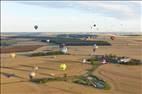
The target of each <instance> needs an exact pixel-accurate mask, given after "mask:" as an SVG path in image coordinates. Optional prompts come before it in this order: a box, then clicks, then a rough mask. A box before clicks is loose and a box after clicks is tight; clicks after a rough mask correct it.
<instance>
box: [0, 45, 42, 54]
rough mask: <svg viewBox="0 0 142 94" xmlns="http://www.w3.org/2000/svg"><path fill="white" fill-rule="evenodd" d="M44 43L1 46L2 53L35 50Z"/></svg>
mask: <svg viewBox="0 0 142 94" xmlns="http://www.w3.org/2000/svg"><path fill="white" fill-rule="evenodd" d="M42 46H43V45H26V46H24V45H19V46H10V47H1V48H0V50H1V53H12V52H26V51H34V50H36V49H37V48H39V47H42Z"/></svg>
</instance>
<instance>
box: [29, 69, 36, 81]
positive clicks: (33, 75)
mask: <svg viewBox="0 0 142 94" xmlns="http://www.w3.org/2000/svg"><path fill="white" fill-rule="evenodd" d="M35 76H36V73H35V72H33V71H32V72H31V73H30V74H29V78H30V79H31V80H32V79H33V78H34V77H35Z"/></svg>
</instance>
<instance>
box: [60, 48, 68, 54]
mask: <svg viewBox="0 0 142 94" xmlns="http://www.w3.org/2000/svg"><path fill="white" fill-rule="evenodd" d="M60 49H61V52H63V53H65V54H66V53H67V52H68V49H67V48H66V47H63V48H60Z"/></svg>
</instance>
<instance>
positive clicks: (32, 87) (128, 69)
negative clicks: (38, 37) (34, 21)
mask: <svg viewBox="0 0 142 94" xmlns="http://www.w3.org/2000/svg"><path fill="white" fill-rule="evenodd" d="M105 40H106V41H109V42H110V43H111V44H112V46H99V48H98V49H97V50H96V54H97V55H104V54H115V55H118V56H128V57H131V58H134V59H142V49H141V48H142V41H141V37H140V36H135V37H129V36H127V37H121V36H119V37H117V38H116V39H115V40H113V41H112V40H110V39H108V38H105ZM28 42H29V40H28ZM25 44H26V42H25ZM23 47H24V46H23ZM67 47H68V49H69V53H70V55H59V56H56V58H53V57H52V56H39V57H27V56H23V55H21V54H17V56H16V58H14V59H13V58H11V57H10V54H9V53H1V67H0V69H1V74H0V75H1V81H0V82H1V94H46V93H49V94H142V86H141V85H142V66H141V65H140V66H130V65H118V64H105V65H101V66H100V67H98V68H97V69H96V70H95V71H94V72H93V73H94V74H95V75H97V76H98V77H100V78H102V79H103V80H105V81H107V82H108V83H109V84H110V85H111V89H110V90H101V89H96V88H93V87H88V86H83V85H79V84H75V83H71V82H66V81H53V82H48V83H46V84H35V83H32V82H29V77H28V75H29V73H30V72H31V71H32V69H33V67H34V66H38V67H39V70H38V71H37V75H36V77H38V78H43V77H50V76H51V74H54V75H55V76H57V77H58V76H62V75H63V74H64V72H63V71H61V70H60V69H59V66H60V64H61V63H65V64H67V70H66V73H67V75H69V76H74V75H81V74H84V73H86V71H87V69H89V68H91V65H89V64H82V59H83V58H89V57H90V54H91V53H92V48H93V46H81V47H80V46H67ZM32 48H33V47H32ZM19 49H20V48H19ZM21 49H22V48H21ZM44 50H52V49H51V47H50V46H48V45H42V47H37V48H35V49H34V51H44ZM54 50H58V49H57V48H56V47H55V48H54ZM5 74H14V75H15V76H14V77H10V78H8V77H6V76H5Z"/></svg>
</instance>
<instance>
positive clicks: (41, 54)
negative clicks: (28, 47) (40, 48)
mask: <svg viewBox="0 0 142 94" xmlns="http://www.w3.org/2000/svg"><path fill="white" fill-rule="evenodd" d="M49 55H65V53H63V52H61V51H53V52H46V53H44V52H39V53H32V54H30V55H29V56H49ZM66 55H69V54H66Z"/></svg>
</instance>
